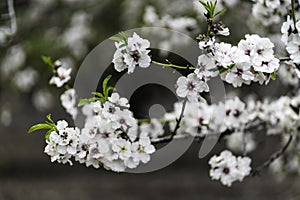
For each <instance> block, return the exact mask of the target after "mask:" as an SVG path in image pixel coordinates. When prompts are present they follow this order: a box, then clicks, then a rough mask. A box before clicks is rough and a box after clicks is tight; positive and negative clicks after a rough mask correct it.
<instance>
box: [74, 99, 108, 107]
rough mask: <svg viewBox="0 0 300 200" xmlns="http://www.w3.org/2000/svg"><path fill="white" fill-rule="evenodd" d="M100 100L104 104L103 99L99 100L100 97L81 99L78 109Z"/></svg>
mask: <svg viewBox="0 0 300 200" xmlns="http://www.w3.org/2000/svg"><path fill="white" fill-rule="evenodd" d="M99 100H100V101H101V102H102V98H99V97H92V98H89V99H80V101H79V103H78V107H81V106H84V105H86V104H88V103H91V102H95V101H99Z"/></svg>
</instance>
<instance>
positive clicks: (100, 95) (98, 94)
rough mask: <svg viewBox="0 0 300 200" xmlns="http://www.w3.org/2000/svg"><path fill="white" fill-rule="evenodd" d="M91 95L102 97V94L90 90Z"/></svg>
mask: <svg viewBox="0 0 300 200" xmlns="http://www.w3.org/2000/svg"><path fill="white" fill-rule="evenodd" d="M92 94H93V95H95V96H98V97H101V98H103V97H104V96H103V94H102V93H100V92H92Z"/></svg>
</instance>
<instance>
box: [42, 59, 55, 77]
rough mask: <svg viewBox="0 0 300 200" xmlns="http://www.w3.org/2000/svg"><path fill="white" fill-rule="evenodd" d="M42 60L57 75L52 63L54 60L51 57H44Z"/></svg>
mask: <svg viewBox="0 0 300 200" xmlns="http://www.w3.org/2000/svg"><path fill="white" fill-rule="evenodd" d="M42 60H43V62H44V63H45V64H47V65H48V66H49V67H50V70H51V71H52V72H53V73H55V68H54V64H53V62H52V59H51V57H50V56H42Z"/></svg>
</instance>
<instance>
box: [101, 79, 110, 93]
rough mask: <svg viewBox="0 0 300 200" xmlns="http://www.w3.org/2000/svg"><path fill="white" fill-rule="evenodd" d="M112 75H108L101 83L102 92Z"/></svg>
mask: <svg viewBox="0 0 300 200" xmlns="http://www.w3.org/2000/svg"><path fill="white" fill-rule="evenodd" d="M111 77H112V75H108V76H107V77H106V78H105V79H104V81H103V83H102V89H103V93H104V92H105V91H106V88H107V84H108V81H109V80H110V79H111Z"/></svg>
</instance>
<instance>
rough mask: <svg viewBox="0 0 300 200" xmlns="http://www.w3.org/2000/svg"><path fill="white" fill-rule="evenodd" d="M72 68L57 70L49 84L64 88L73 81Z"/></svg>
mask: <svg viewBox="0 0 300 200" xmlns="http://www.w3.org/2000/svg"><path fill="white" fill-rule="evenodd" d="M71 71H72V69H71V68H68V69H66V68H64V67H59V68H58V69H57V70H56V74H55V75H54V76H53V77H52V78H51V79H50V81H49V84H51V85H56V87H62V86H63V85H64V84H65V83H67V82H68V81H69V80H70V79H71V76H70V74H71Z"/></svg>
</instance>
